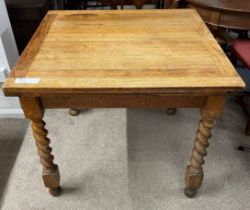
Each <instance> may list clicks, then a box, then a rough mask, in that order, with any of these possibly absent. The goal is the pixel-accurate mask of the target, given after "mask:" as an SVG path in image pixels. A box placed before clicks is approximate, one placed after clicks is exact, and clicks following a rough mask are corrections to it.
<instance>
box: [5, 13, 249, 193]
mask: <svg viewBox="0 0 250 210" xmlns="http://www.w3.org/2000/svg"><path fill="white" fill-rule="evenodd" d="M20 78H22V79H28V80H27V81H28V82H26V81H24V82H23V83H22V82H21V83H20ZM30 78H33V79H34V78H37V79H38V80H39V81H38V80H37V83H36V82H35V83H34V82H33V83H30V81H33V80H29V79H30ZM17 81H19V82H17ZM3 88H4V93H5V94H6V95H8V96H19V97H20V101H21V105H22V107H23V110H24V112H25V116H26V117H27V118H28V119H30V120H31V121H32V122H33V124H32V128H33V133H34V137H35V140H36V144H37V148H38V151H39V156H40V159H41V163H42V165H43V167H44V171H45V172H44V173H43V177H44V182H45V186H46V187H48V188H49V189H50V192H51V194H53V195H57V194H58V193H59V192H60V185H59V173H58V167H57V165H55V164H54V163H53V156H52V155H51V150H52V149H51V148H50V146H49V139H48V138H47V131H46V129H45V128H44V126H45V122H44V121H43V119H42V118H43V112H44V109H45V108H73V109H80V108H93V107H95V108H100V107H105V108H117V107H128V108H134V107H137V108H140V107H141V108H142V107H197V108H200V109H201V111H202V112H201V113H202V114H201V121H200V123H199V128H198V131H197V137H196V139H195V144H194V149H193V154H192V158H191V162H190V165H189V166H188V169H187V173H186V188H185V194H186V195H187V196H189V197H192V196H194V195H195V193H196V191H197V189H198V188H199V187H200V185H201V182H202V177H203V171H202V164H203V163H204V156H205V154H206V153H205V149H206V147H207V145H208V138H209V137H210V135H211V133H210V132H211V129H212V127H213V123H214V120H215V119H216V118H217V117H218V116H219V114H220V112H221V110H222V107H223V102H224V97H225V94H226V93H227V92H228V91H237V90H241V89H243V88H244V83H243V81H242V80H241V78H240V77H239V76H238V75H237V73H236V71H235V69H234V67H233V66H232V65H231V63H230V62H229V60H228V59H227V57H226V56H225V54H224V53H223V51H222V50H221V48H220V46H219V45H218V44H217V42H216V40H215V39H214V38H213V36H212V35H211V33H210V32H209V30H208V28H207V27H206V25H205V24H204V23H203V21H202V20H201V18H200V16H199V15H198V13H197V12H196V11H195V10H191V9H186V10H143V11H142V10H134V11H129V10H124V11H114V10H113V11H105V10H104V11H51V12H49V13H48V15H47V16H46V17H45V19H44V20H43V22H42V23H41V25H40V27H39V28H38V30H37V31H36V33H35V35H34V36H33V38H32V40H31V41H30V43H29V44H28V46H27V48H26V49H25V50H24V52H23V54H22V55H21V57H20V59H19V61H18V62H17V64H16V65H15V67H14V68H13V71H12V73H11V75H10V77H9V78H8V79H7V80H6V81H5V83H4V87H3ZM166 126H167V125H166Z"/></svg>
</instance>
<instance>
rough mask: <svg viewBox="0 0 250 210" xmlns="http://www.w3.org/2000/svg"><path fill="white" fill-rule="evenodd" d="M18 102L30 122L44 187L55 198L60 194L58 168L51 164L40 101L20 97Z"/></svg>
mask: <svg viewBox="0 0 250 210" xmlns="http://www.w3.org/2000/svg"><path fill="white" fill-rule="evenodd" d="M20 102H21V105H22V108H23V111H24V114H25V117H26V118H28V119H30V120H31V121H32V130H33V136H34V138H35V140H36V146H37V151H38V155H39V157H40V162H41V164H42V166H43V172H42V177H43V181H44V185H45V187H47V188H49V193H50V194H51V195H53V196H57V195H59V194H60V192H61V188H60V174H59V168H58V166H57V165H56V164H55V163H54V162H53V160H54V157H53V155H52V154H51V152H52V148H51V147H50V146H49V144H50V140H49V138H48V137H47V135H48V131H47V130H46V129H45V125H46V124H45V122H44V121H43V115H44V109H43V107H42V104H41V101H40V100H39V99H38V98H32V97H20Z"/></svg>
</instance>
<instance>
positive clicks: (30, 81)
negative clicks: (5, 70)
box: [15, 78, 40, 84]
mask: <svg viewBox="0 0 250 210" xmlns="http://www.w3.org/2000/svg"><path fill="white" fill-rule="evenodd" d="M39 81H40V78H16V80H15V83H16V84H37V83H39Z"/></svg>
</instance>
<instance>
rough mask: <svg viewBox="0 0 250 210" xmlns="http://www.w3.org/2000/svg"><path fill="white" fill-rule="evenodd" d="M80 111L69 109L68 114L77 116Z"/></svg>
mask: <svg viewBox="0 0 250 210" xmlns="http://www.w3.org/2000/svg"><path fill="white" fill-rule="evenodd" d="M79 113H80V110H79V109H69V114H70V115H71V116H77V115H78V114H79Z"/></svg>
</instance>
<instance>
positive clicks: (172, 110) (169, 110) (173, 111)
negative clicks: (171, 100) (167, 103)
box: [166, 108, 177, 115]
mask: <svg viewBox="0 0 250 210" xmlns="http://www.w3.org/2000/svg"><path fill="white" fill-rule="evenodd" d="M176 112H177V109H176V108H167V109H166V113H167V115H175V113H176Z"/></svg>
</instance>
